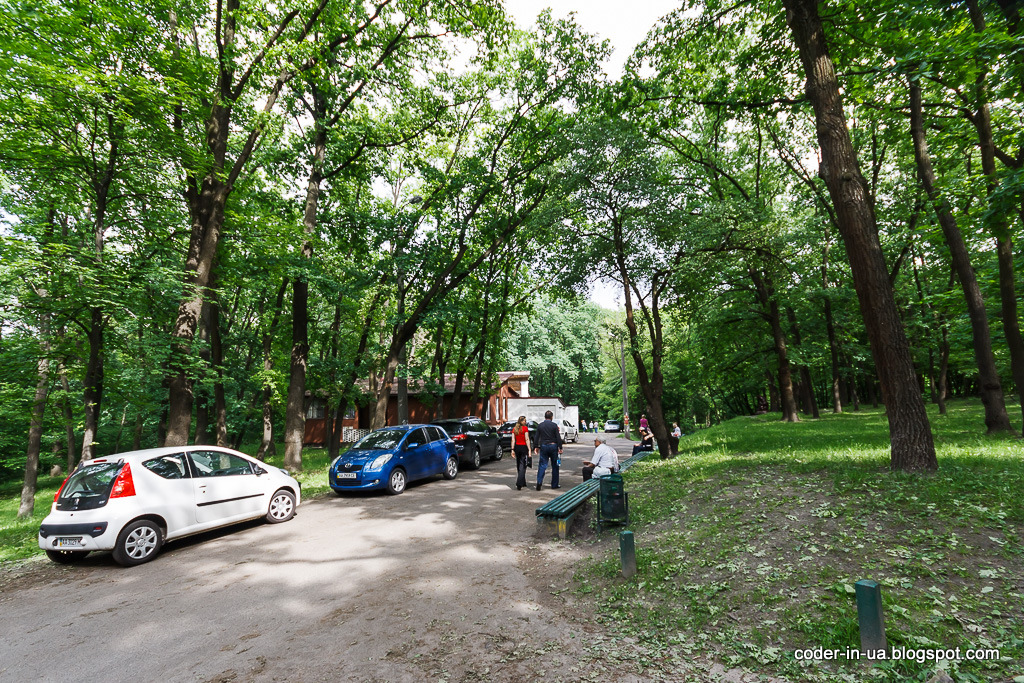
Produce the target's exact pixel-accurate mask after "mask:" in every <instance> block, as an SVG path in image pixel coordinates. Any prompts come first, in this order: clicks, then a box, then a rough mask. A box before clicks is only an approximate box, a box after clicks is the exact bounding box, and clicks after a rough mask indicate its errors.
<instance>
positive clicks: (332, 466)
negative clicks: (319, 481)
mask: <svg viewBox="0 0 1024 683" xmlns="http://www.w3.org/2000/svg"><path fill="white" fill-rule="evenodd" d="M339 460H341V456H340V455H339V456H338V457H337V458H335V459H334V460H332V461H331V466H330V467H328V468H327V469H331V470H333V469H334V466H335V465H337V464H338V461H339Z"/></svg>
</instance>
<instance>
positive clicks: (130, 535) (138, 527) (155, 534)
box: [114, 519, 164, 567]
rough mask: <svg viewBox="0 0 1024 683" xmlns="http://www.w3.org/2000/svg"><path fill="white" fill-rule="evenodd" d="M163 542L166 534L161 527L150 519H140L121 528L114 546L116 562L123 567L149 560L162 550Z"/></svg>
mask: <svg viewBox="0 0 1024 683" xmlns="http://www.w3.org/2000/svg"><path fill="white" fill-rule="evenodd" d="M163 544H164V534H163V531H161V530H160V527H158V526H157V525H156V523H155V522H152V521H150V520H148V519H140V520H138V521H135V522H132V523H131V524H129V525H128V526H126V527H125V528H123V529H121V533H120V534H118V536H117V545H115V546H114V562H117V563H118V564H119V565H121V566H122V567H134V566H135V565H137V564H142V563H143V562H149V561H150V560H152V559H153V558H154V557H156V554H157V553H158V552H160V546H162V545H163Z"/></svg>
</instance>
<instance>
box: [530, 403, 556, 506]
mask: <svg viewBox="0 0 1024 683" xmlns="http://www.w3.org/2000/svg"><path fill="white" fill-rule="evenodd" d="M552 417H553V414H552V412H551V411H550V410H549V411H547V412H546V413H544V421H543V422H541V423H540V425H538V426H537V441H536V442H534V444H533V450H534V452H539V453H540V464H539V465H538V466H537V490H538V491H540V487H541V486H542V485H543V484H544V472H545V471H546V470H547V468H548V461H550V462H551V488H553V489H560V488H562V487H561V486H559V485H558V466H559V465H560V464H561V463H560V462H559V460H560V459H561V457H562V434H561V431H560V430H559V429H558V425H556V424H555V423H554V422H552V421H551V418H552Z"/></svg>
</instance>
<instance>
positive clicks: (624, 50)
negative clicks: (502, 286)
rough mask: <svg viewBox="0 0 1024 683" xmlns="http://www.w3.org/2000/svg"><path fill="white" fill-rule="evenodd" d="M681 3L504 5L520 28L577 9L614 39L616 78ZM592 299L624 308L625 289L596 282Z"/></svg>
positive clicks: (605, 0)
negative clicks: (541, 17) (545, 15)
mask: <svg viewBox="0 0 1024 683" xmlns="http://www.w3.org/2000/svg"><path fill="white" fill-rule="evenodd" d="M678 6H679V0H630V1H629V2H622V0H617V1H615V2H612V1H611V0H505V9H506V10H507V11H508V13H509V14H511V15H512V16H513V17H514V18H515V21H516V23H517V24H518V25H519V26H520V28H524V29H525V28H529V27H530V26H532V25H533V23H534V21H535V20H536V19H537V15H538V14H540V12H541V10H543V9H544V8H545V7H550V8H551V12H552V14H553V15H554V16H555V17H556V18H561V17H565V16H567V15H568V14H569V13H570V12H575V13H576V23H577V24H579V25H580V26H581V27H582V28H583V30H585V31H586V32H588V33H594V34H597V35H598V37H599V38H602V39H605V38H606V39H608V40H609V41H611V44H612V48H613V49H614V51H613V52H612V56H611V60H610V61H609V62H608V63H607V64H605V71H606V72H607V73H608V75H610V76H611V77H613V78H618V77H619V76H621V75H622V65H623V64H624V63H625V61H626V58H627V57H629V55H630V54H631V53H632V52H633V48H635V47H636V46H637V44H638V43H639V42H640V41H642V40H643V39H644V38H645V37H646V36H647V32H648V31H649V30H650V29H651V27H652V26H654V24H655V22H657V21H658V19H660V18H661V17H663V16H664V15H666V14H668V13H669V12H671V11H672V10H674V9H675V8H676V7H678ZM590 300H591V301H594V302H595V303H597V304H598V305H600V306H604V307H605V308H611V309H616V308H621V303H622V290H621V288H620V287H619V286H618V285H616V284H614V283H612V284H605V283H601V282H597V283H594V285H593V286H592V288H591V293H590Z"/></svg>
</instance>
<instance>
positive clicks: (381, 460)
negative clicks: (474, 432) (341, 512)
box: [327, 425, 459, 496]
mask: <svg viewBox="0 0 1024 683" xmlns="http://www.w3.org/2000/svg"><path fill="white" fill-rule="evenodd" d="M435 474H443V475H444V478H445V479H454V478H455V477H457V476H458V475H459V456H458V454H457V453H456V451H455V442H454V441H452V440H451V438H450V437H449V436H448V433H447V432H445V431H444V430H443V429H442V428H440V427H438V426H437V425H402V426H401V427H384V428H383V429H378V430H375V431H373V432H370V433H369V434H367V435H366V436H364V437H363V438H362V439H360V440H359V441H357V442H356V443H355V445H353V446H352V448H350V449H348V450H347V451H345V452H344V453H342V454H341V455H339V456H338V457H337V458H335V459H334V462H332V463H331V468H330V471H329V472H328V475H327V477H328V483H329V484H330V485H331V488H332V489H334V492H335V493H337V494H338V495H341V494H342V493H344V492H345V491H366V490H370V489H387V492H388V493H390V494H392V495H396V496H397V495H398V494H399V493H401V492H402V491H404V490H405V486H406V484H408V483H409V482H410V481H416V480H417V479H425V478H426V477H432V476H434V475H435Z"/></svg>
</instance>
